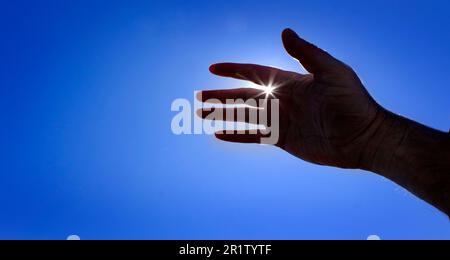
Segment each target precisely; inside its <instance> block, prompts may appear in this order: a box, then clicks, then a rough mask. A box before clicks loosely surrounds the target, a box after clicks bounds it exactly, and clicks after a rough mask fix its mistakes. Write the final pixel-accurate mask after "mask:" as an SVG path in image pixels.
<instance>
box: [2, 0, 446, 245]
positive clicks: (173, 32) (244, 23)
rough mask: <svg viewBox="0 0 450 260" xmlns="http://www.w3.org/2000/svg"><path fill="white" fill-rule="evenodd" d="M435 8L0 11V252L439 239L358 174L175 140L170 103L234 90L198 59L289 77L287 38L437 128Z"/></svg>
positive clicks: (415, 4)
mask: <svg viewBox="0 0 450 260" xmlns="http://www.w3.org/2000/svg"><path fill="white" fill-rule="evenodd" d="M449 12H450V3H448V1H431V2H430V1H395V2H393V1H371V2H370V3H369V2H367V1H366V2H361V1H337V0H329V1H282V0H278V1H219V2H217V1H131V0H128V1H100V0H98V1H70V0H68V1H57V0H54V1H48V0H45V1H44V0H43V1H32V0H29V1H20V0H19V1H1V3H0V33H1V34H0V37H1V41H0V57H1V59H0V60H1V62H0V99H1V102H0V107H1V110H0V111H1V112H0V114H1V118H2V120H1V124H2V127H1V128H0V133H1V135H0V139H1V143H2V146H1V149H0V152H1V155H2V160H0V239H8V238H10V239H65V238H66V237H67V236H68V235H71V234H76V235H79V236H80V237H81V238H82V239H366V238H367V237H368V236H369V235H372V234H376V235H379V236H380V237H381V238H384V239H450V224H449V222H448V218H447V217H446V216H444V215H443V214H442V213H440V212H439V211H437V210H435V209H434V208H432V207H431V206H429V205H427V204H426V203H424V202H422V201H420V200H419V199H417V198H415V197H413V196H411V195H409V194H408V193H407V192H405V191H404V190H403V189H401V188H400V187H398V186H396V185H394V184H393V183H391V182H389V181H387V180H385V179H383V178H381V177H378V176H376V175H374V174H370V173H367V172H363V171H357V170H353V171H348V170H340V169H335V168H329V167H319V166H315V165H311V164H309V163H306V162H302V161H300V160H298V159H296V158H293V157H292V156H290V155H288V154H287V153H284V152H283V151H280V150H278V149H275V148H270V147H259V146H253V145H250V146H246V145H236V144H227V143H220V142H218V141H216V140H214V139H213V138H211V137H208V136H175V135H173V134H172V132H171V129H170V123H171V120H172V117H173V116H174V115H175V113H173V112H171V110H170V106H171V103H172V101H173V100H174V99H176V98H187V99H191V100H192V99H193V94H194V91H195V90H199V89H214V88H232V87H239V86H241V85H242V82H238V81H233V80H228V79H219V78H216V77H214V76H212V75H210V74H209V73H208V66H209V65H210V64H211V63H215V62H221V61H236V62H252V63H260V64H265V65H272V66H277V67H282V68H285V69H289V70H299V66H298V65H297V63H296V62H295V61H294V60H292V59H291V58H289V56H288V55H287V54H286V53H285V52H284V50H283V47H282V44H281V40H280V34H281V31H282V30H283V29H284V28H285V27H291V28H293V29H295V30H296V31H297V32H298V33H299V34H300V35H302V36H303V37H305V38H306V39H309V40H310V41H312V42H314V43H316V44H318V45H319V46H321V47H323V48H324V49H326V50H328V51H329V52H331V53H333V54H334V55H335V56H336V57H338V58H340V59H342V60H344V61H345V62H346V63H348V64H350V65H352V66H353V67H354V68H355V70H356V71H357V72H358V73H359V75H360V76H361V78H362V79H363V81H364V83H365V85H366V87H367V89H368V90H369V91H370V93H371V94H372V95H373V96H374V97H375V98H376V99H377V101H378V102H379V103H381V104H382V105H383V106H385V107H386V108H388V109H390V110H392V111H395V112H397V113H399V114H402V115H404V116H407V117H409V118H412V119H414V120H417V121H419V122H421V123H424V124H427V125H429V126H431V127H434V128H437V129H440V130H443V131H447V130H448V129H449V127H450V124H449V122H450V120H449V119H450V118H449V116H450V106H449V105H448V100H449V93H450V90H449V86H450V73H449V69H450V48H449V47H448V46H450V33H449V32H450V17H449V16H448V13H449Z"/></svg>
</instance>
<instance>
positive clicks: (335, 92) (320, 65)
mask: <svg viewBox="0 0 450 260" xmlns="http://www.w3.org/2000/svg"><path fill="white" fill-rule="evenodd" d="M283 42H284V45H285V47H286V50H287V51H288V52H289V54H291V56H293V57H294V58H296V59H298V60H299V61H300V62H301V63H302V64H303V66H304V67H305V68H306V69H307V70H308V71H309V72H311V73H312V74H308V75H302V74H298V73H294V72H287V71H282V70H279V69H275V68H270V67H263V66H258V65H250V64H231V63H226V64H217V65H213V66H212V67H211V71H212V72H213V73H214V74H217V75H220V76H225V77H233V78H237V79H243V80H249V81H252V82H254V83H257V84H261V85H269V84H270V85H274V86H275V87H276V89H275V91H274V97H276V98H277V99H279V101H280V115H279V121H280V138H279V142H278V143H277V146H279V147H281V148H282V149H284V150H286V151H287V152H289V153H291V154H293V155H295V156H297V157H300V158H301V159H304V160H306V161H309V162H313V163H316V164H324V165H330V166H339V167H343V168H356V167H357V166H358V158H359V157H360V156H359V155H360V154H361V152H362V149H363V148H364V145H365V143H366V142H367V141H368V140H367V139H368V138H369V137H368V132H369V129H370V128H371V126H372V125H373V124H374V121H375V120H376V118H377V114H378V111H379V109H380V108H379V106H378V105H377V103H376V102H375V101H374V100H373V99H372V98H371V97H370V95H369V94H368V92H367V91H366V90H365V88H364V87H363V85H362V83H361V81H360V80H359V79H358V77H357V76H356V74H355V73H354V72H353V71H352V70H351V69H350V68H349V67H348V66H346V65H345V64H343V63H342V62H340V61H338V60H336V59H335V58H333V57H332V56H330V55H329V54H328V53H326V52H324V51H322V50H321V49H319V48H317V47H315V46H313V45H312V44H309V43H307V42H306V41H304V40H302V39H300V38H298V36H297V35H296V34H295V33H294V32H292V31H290V30H287V31H285V32H284V33H283ZM255 91H258V90H254V89H253V90H250V89H247V90H246V89H239V90H220V91H204V92H203V101H206V100H208V99H210V98H216V99H219V100H225V99H227V98H235V99H237V98H243V99H246V98H249V97H251V96H255ZM259 91H260V90H259ZM203 117H206V114H205V113H203ZM216 136H217V137H218V138H219V139H222V140H225V141H232V142H242V143H258V142H259V140H260V137H259V136H255V135H253V136H249V135H223V134H217V135H216Z"/></svg>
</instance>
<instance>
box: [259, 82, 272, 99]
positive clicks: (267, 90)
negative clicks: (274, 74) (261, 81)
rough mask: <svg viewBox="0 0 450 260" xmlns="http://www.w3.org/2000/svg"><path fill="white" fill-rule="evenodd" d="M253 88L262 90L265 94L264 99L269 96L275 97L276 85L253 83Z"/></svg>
mask: <svg viewBox="0 0 450 260" xmlns="http://www.w3.org/2000/svg"><path fill="white" fill-rule="evenodd" d="M253 88H256V89H259V90H261V91H263V93H264V94H265V96H266V99H267V98H269V97H275V90H276V89H277V87H276V86H274V85H272V84H269V85H267V86H265V85H261V86H260V85H254V86H253Z"/></svg>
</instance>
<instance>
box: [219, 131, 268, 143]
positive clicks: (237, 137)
mask: <svg viewBox="0 0 450 260" xmlns="http://www.w3.org/2000/svg"><path fill="white" fill-rule="evenodd" d="M215 135H216V138H217V139H219V140H222V141H225V142H231V143H244V144H262V143H263V140H264V138H268V137H269V136H268V135H265V134H262V133H260V132H259V131H258V133H256V134H250V133H249V132H248V131H240V132H237V133H234V134H226V133H223V132H218V133H216V134H215Z"/></svg>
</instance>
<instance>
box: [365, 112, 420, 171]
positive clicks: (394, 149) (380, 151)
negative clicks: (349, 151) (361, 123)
mask: <svg viewBox="0 0 450 260" xmlns="http://www.w3.org/2000/svg"><path fill="white" fill-rule="evenodd" d="M411 128H412V122H411V121H409V120H407V119H405V118H403V117H401V116H398V115H396V114H394V113H392V112H390V111H388V110H386V109H384V108H383V107H380V109H379V112H378V113H377V116H376V118H375V119H374V122H373V123H372V125H371V127H370V128H369V129H368V134H367V141H366V144H365V147H364V149H363V151H362V156H361V161H360V168H361V169H363V170H368V171H371V172H375V173H378V174H380V175H383V176H385V177H388V176H386V175H389V174H390V172H392V171H393V169H394V168H396V164H397V163H398V161H396V157H397V156H398V155H397V153H398V150H399V148H400V147H402V145H403V142H404V141H405V140H406V139H408V135H409V132H410V130H411Z"/></svg>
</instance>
